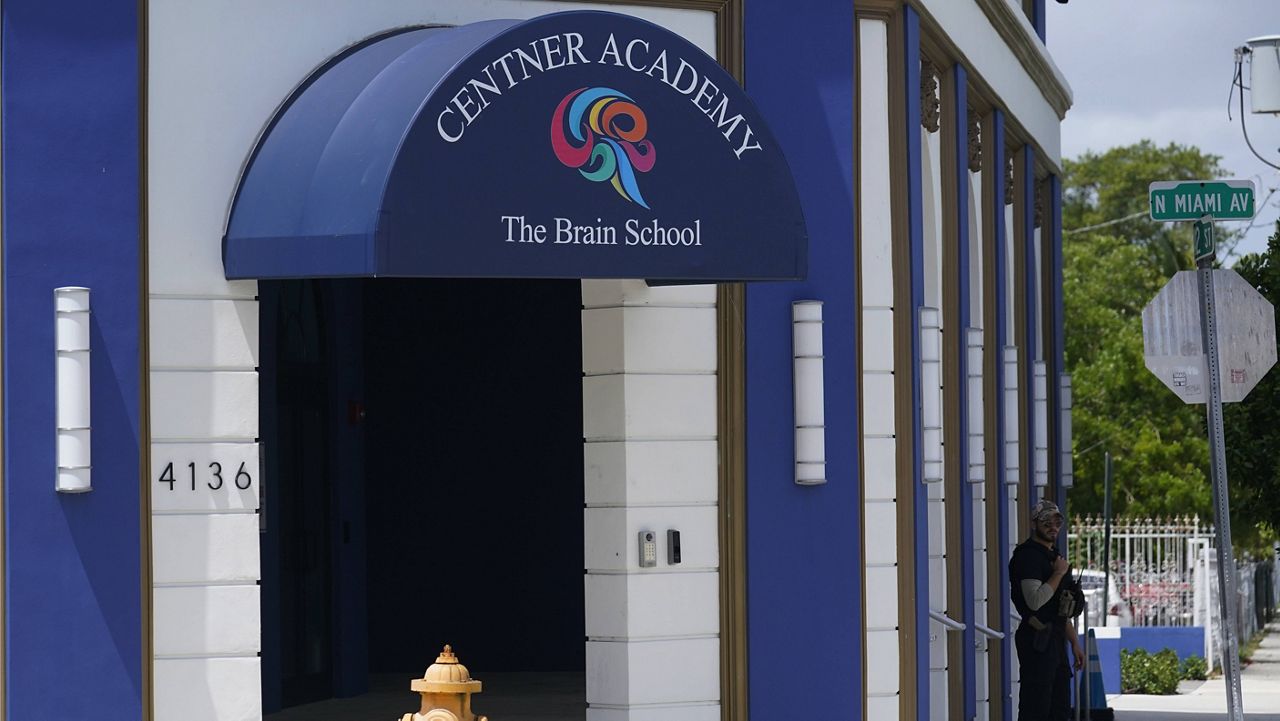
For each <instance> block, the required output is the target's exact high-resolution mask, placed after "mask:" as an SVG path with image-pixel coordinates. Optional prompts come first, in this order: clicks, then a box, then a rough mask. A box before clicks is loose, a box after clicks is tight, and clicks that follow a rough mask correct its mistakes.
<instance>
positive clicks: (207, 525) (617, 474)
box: [146, 0, 719, 721]
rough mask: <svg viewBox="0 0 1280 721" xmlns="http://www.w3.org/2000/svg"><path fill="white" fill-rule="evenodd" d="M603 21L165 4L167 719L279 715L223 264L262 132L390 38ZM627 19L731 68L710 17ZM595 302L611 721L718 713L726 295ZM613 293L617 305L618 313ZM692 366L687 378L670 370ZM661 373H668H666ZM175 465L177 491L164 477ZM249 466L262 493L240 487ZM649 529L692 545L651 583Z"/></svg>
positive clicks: (242, 312)
mask: <svg viewBox="0 0 1280 721" xmlns="http://www.w3.org/2000/svg"><path fill="white" fill-rule="evenodd" d="M601 7H602V6H601V5H598V4H592V3H560V2H530V1H528V0H488V1H486V2H471V1H468V0H440V1H438V2H432V3H423V2H420V1H419V0H386V1H383V2H378V3H367V2H361V1H360V0H326V2H323V3H315V2H304V1H303V0H273V1H271V2H262V1H261V0H221V1H220V2H206V3H193V2H188V1H186V0H151V2H149V3H148V5H147V11H148V16H147V24H148V33H147V36H148V40H149V47H148V67H147V82H148V89H147V91H148V108H147V117H148V136H147V139H146V142H147V164H148V165H147V176H148V217H147V223H148V257H149V271H150V287H149V289H148V291H149V299H150V300H149V302H150V311H151V329H150V348H151V357H150V361H151V379H150V381H151V426H152V437H151V453H152V476H153V479H152V483H151V507H152V515H153V519H152V522H153V541H152V557H153V568H154V578H155V586H154V593H153V598H154V603H155V606H154V608H155V614H154V633H155V635H154V640H155V660H154V668H155V708H156V718H157V720H158V721H179V720H181V721H204V720H205V719H209V720H210V721H212V720H213V719H217V720H218V721H242V720H255V719H259V718H260V717H261V714H262V710H261V688H260V675H261V668H260V663H259V659H258V652H259V649H260V637H261V620H260V611H259V600H258V586H257V582H258V579H259V577H260V572H259V568H258V558H259V556H258V527H257V515H256V510H257V507H258V500H257V499H258V495H257V487H258V483H259V481H260V479H259V477H258V447H257V444H256V442H255V441H256V438H257V436H258V428H257V419H258V389H257V388H258V377H257V372H256V367H257V365H258V357H257V353H258V309H257V300H256V295H257V288H256V283H254V282H251V281H237V282H228V281H226V280H225V279H224V276H223V269H222V262H221V237H222V233H223V228H224V224H225V222H226V216H227V211H228V208H229V205H230V202H231V198H232V194H233V192H234V190H235V187H236V183H237V180H238V177H239V174H240V171H241V168H242V165H243V163H244V162H245V160H246V158H247V155H248V153H249V152H250V150H251V149H252V147H253V145H254V143H255V140H256V138H257V137H258V135H259V133H260V132H261V131H262V128H263V127H264V125H265V124H266V122H267V121H268V120H269V119H270V118H271V116H272V114H273V113H274V111H275V109H276V108H277V106H278V105H279V103H280V102H281V101H282V100H284V98H286V97H287V96H288V95H289V93H290V92H291V91H292V90H293V89H294V88H295V87H296V85H297V84H298V83H299V82H300V81H302V80H303V79H304V78H305V77H306V76H307V75H308V74H309V73H310V72H311V71H312V70H314V69H315V68H316V67H317V66H319V65H320V64H322V63H323V62H324V61H325V60H326V59H328V58H330V57H332V56H333V55H334V54H336V53H338V52H340V51H341V50H343V49H344V48H346V47H347V46H349V45H351V44H353V43H356V42H358V41H360V40H361V39H363V38H365V37H368V36H369V35H372V34H374V33H377V32H380V31H384V30H387V29H390V28H394V27H400V26H404V25H410V24H424V23H441V24H462V23H467V22H473V21H477V20H483V19H489V18H527V17H532V16H535V15H539V14H543V13H547V12H556V11H562V10H568V9H600V8H601ZM607 9H609V10H613V11H615V12H627V13H631V14H635V15H639V16H641V17H644V18H646V19H648V20H651V21H653V22H657V23H659V24H662V25H664V26H665V27H667V28H669V29H671V30H673V31H674V32H677V33H679V34H682V35H684V36H685V37H686V38H688V39H689V40H690V41H692V42H693V43H694V44H696V45H698V46H699V47H701V48H702V49H703V50H706V51H707V52H709V53H714V52H715V18H714V16H713V15H712V14H711V13H708V12H702V11H695V10H675V9H663V8H631V7H626V6H618V5H609V6H607ZM641 285H642V284H641ZM593 288H594V289H593V290H592V291H591V292H586V294H585V295H584V303H585V304H587V305H588V306H589V310H587V311H584V316H583V322H584V340H585V344H584V363H592V364H594V365H592V366H591V372H592V373H593V375H592V376H591V377H590V378H588V379H586V380H585V381H584V395H585V398H584V404H585V410H586V411H587V413H588V417H589V418H591V419H593V420H592V422H591V425H590V426H589V427H588V428H587V429H586V430H587V433H586V435H588V436H591V437H592V443H591V444H589V446H588V449H587V458H588V460H587V472H588V482H587V493H588V497H587V502H588V505H589V509H588V511H587V537H588V541H587V544H586V547H587V564H588V566H589V567H590V568H591V569H592V573H591V574H590V575H589V577H588V581H587V584H588V586H587V604H588V605H587V628H588V634H590V635H591V636H592V641H591V642H590V643H589V644H588V659H589V666H590V668H591V672H590V673H589V674H588V696H589V697H590V698H591V700H592V704H593V707H594V708H595V710H593V711H592V714H593V718H601V719H606V718H607V719H623V718H626V719H644V718H650V717H652V715H653V712H652V711H647V710H645V709H646V708H656V707H652V706H651V705H652V704H659V703H668V702H678V704H683V705H682V706H680V708H681V709H683V710H679V711H677V713H678V714H679V715H677V716H676V718H689V719H695V718H696V719H703V718H707V719H710V718H712V717H713V716H714V717H715V718H718V716H719V710H718V702H719V675H718V660H719V650H718V649H719V642H718V636H717V633H718V625H719V624H718V615H717V614H718V605H717V599H718V581H717V580H716V578H717V566H718V560H717V559H718V547H717V536H716V518H717V516H716V496H715V488H716V482H715V479H716V465H715V453H714V447H715V380H714V371H715V368H714V362H715V353H714V348H715V324H714V297H712V299H711V300H710V301H707V300H706V298H705V297H703V296H698V297H699V300H697V301H696V302H697V303H698V304H700V305H697V307H696V308H693V307H689V306H688V304H687V302H686V301H688V299H687V298H685V299H684V300H678V301H671V302H674V303H675V305H674V306H669V307H657V306H662V305H663V304H664V303H666V302H667V301H670V300H671V298H672V297H680V298H683V297H684V296H680V294H679V292H676V291H666V292H656V291H655V292H654V293H653V294H652V296H651V298H653V299H658V300H659V301H660V302H658V303H657V306H652V307H650V304H649V303H648V302H647V301H646V302H639V301H637V304H638V305H643V306H646V307H645V308H643V309H639V308H636V309H632V308H631V305H632V301H634V300H635V298H631V297H630V296H629V295H628V294H632V293H633V292H638V291H637V290H636V289H635V288H634V287H632V286H630V285H625V284H614V285H609V284H603V285H597V286H594V287H593ZM610 289H612V290H610ZM614 291H616V294H617V295H618V302H617V303H612V302H611V301H606V300H604V299H605V298H606V297H607V296H609V295H610V293H614ZM686 292H687V291H686ZM712 292H714V291H712ZM645 293H648V291H647V290H646V291H645ZM588 295H589V296H591V297H590V298H588V297H587V296H588ZM623 296H626V298H624V297H623ZM708 303H709V304H708ZM708 318H710V319H711V320H710V321H708V320H707V319H708ZM695 331H696V332H695ZM689 332H693V333H694V334H693V335H689V334H688V333H689ZM708 348H709V349H711V350H710V351H708V350H707V349H708ZM708 352H709V353H710V355H709V360H708V356H707V353H708ZM611 353H613V354H614V355H611ZM646 354H648V356H646ZM682 358H683V359H687V360H688V361H689V363H688V365H685V366H678V367H677V366H662V364H661V362H666V361H670V360H672V359H682ZM655 360H657V361H661V362H660V363H659V364H658V365H659V366H661V367H662V368H663V369H664V371H663V373H662V374H654V373H651V372H650V371H651V370H653V368H654V367H657V366H654V365H653V362H654V361H655ZM614 361H616V362H617V363H619V364H620V365H610V363H612V362H614ZM584 367H585V366H584ZM624 371H625V372H624ZM672 404H674V406H673V405H672ZM659 420H661V421H662V423H661V424H660V425H656V424H657V422H658V421H659ZM659 428H661V429H662V430H661V432H658V429H659ZM708 449H711V450H708ZM170 463H172V464H173V466H172V474H169V475H166V478H172V479H173V483H172V484H170V483H169V482H168V481H167V480H166V481H163V482H162V481H160V480H159V479H160V477H161V476H162V474H164V472H165V469H166V468H168V466H169V464H170ZM188 464H194V466H190V465H188ZM210 464H218V465H216V466H214V465H210ZM242 464H243V466H242ZM193 468H194V471H195V474H196V478H195V480H194V482H193V481H192V478H191V471H192V469H193ZM219 469H221V470H220V471H219ZM242 469H243V470H244V472H245V473H247V474H248V476H247V477H246V476H244V475H237V474H238V473H239V472H240V471H241V470H242ZM215 472H219V473H220V475H221V481H219V480H218V477H217V476H215V475H213V474H214V473H215ZM593 472H594V473H595V474H596V475H595V476H594V477H593V476H592V475H591V474H592V473H593ZM693 479H697V482H696V483H695V482H694V481H693ZM237 481H238V482H239V485H246V486H247V487H245V488H238V487H237ZM268 482H269V479H268ZM212 486H217V490H215V489H214V488H213V487H212ZM171 488H172V490H171ZM192 488H194V490H192ZM650 524H659V525H661V531H662V532H663V534H664V540H665V531H666V529H667V528H669V527H671V528H679V529H680V530H681V531H682V532H683V541H684V558H685V560H684V563H683V564H682V565H681V568H680V572H679V573H674V572H670V571H669V570H664V571H663V572H657V573H646V574H638V573H633V572H632V571H634V570H635V569H632V568H631V567H630V564H633V563H634V560H635V559H634V556H635V554H634V552H633V551H634V543H635V533H634V531H635V530H636V529H638V528H640V527H641V526H648V525H650ZM606 539H608V541H609V542H608V543H606V542H605V540H606ZM610 544H612V545H610ZM624 551H625V552H624ZM614 552H616V553H617V554H618V555H616V556H611V555H610V554H611V553H614ZM642 601H643V602H642ZM673 609H678V610H679V611H680V612H679V613H674V612H671V611H672V610H673ZM646 669H648V670H646ZM653 673H659V674H668V675H669V676H670V678H669V679H665V680H664V678H663V677H655V676H653V675H652V674H653ZM671 717H672V716H671V715H670V713H666V715H664V718H671Z"/></svg>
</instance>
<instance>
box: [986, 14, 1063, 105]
mask: <svg viewBox="0 0 1280 721" xmlns="http://www.w3.org/2000/svg"><path fill="white" fill-rule="evenodd" d="M976 1H977V4H978V7H980V8H982V12H983V14H984V15H986V16H987V19H988V20H990V21H991V26H992V27H994V28H995V29H996V32H998V33H1000V37H1001V38H1003V39H1004V41H1005V44H1006V45H1008V46H1009V49H1010V50H1012V51H1013V55H1014V57H1016V58H1017V59H1018V62H1019V63H1021V64H1022V67H1023V68H1024V69H1025V70H1026V71H1027V74H1028V75H1030V76H1031V79H1032V80H1034V81H1035V83H1036V86H1037V87H1039V88H1040V92H1041V94H1043V95H1044V99H1045V100H1047V101H1049V105H1050V106H1051V107H1052V108H1053V111H1054V112H1055V113H1057V114H1058V118H1060V119H1061V118H1065V117H1066V116H1067V110H1068V109H1069V108H1070V107H1071V101H1072V98H1071V88H1070V87H1068V86H1067V84H1066V82H1065V80H1064V79H1063V78H1062V77H1061V73H1060V71H1058V69H1057V68H1056V67H1054V65H1053V62H1052V61H1051V60H1050V59H1049V53H1048V51H1047V50H1046V49H1045V47H1044V43H1042V42H1040V37H1039V36H1038V35H1036V33H1035V29H1034V28H1032V27H1031V24H1030V21H1029V20H1027V18H1026V16H1025V15H1023V14H1022V12H1021V11H1020V10H1017V9H1015V8H1014V7H1013V6H1011V5H1010V4H1009V3H1008V2H1007V0H976Z"/></svg>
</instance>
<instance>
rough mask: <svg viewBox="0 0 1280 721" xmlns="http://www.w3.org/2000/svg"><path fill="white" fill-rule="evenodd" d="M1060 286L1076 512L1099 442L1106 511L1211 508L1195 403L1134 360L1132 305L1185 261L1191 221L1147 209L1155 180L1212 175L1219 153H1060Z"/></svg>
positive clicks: (1099, 489) (1136, 320)
mask: <svg viewBox="0 0 1280 721" xmlns="http://www.w3.org/2000/svg"><path fill="white" fill-rule="evenodd" d="M1064 170H1065V173H1064V181H1063V226H1064V235H1063V264H1064V267H1063V293H1064V303H1065V313H1066V332H1067V340H1066V348H1065V349H1064V350H1065V354H1066V366H1067V369H1068V371H1069V372H1070V373H1071V374H1072V387H1073V396H1074V397H1073V401H1074V405H1073V426H1074V427H1073V431H1074V436H1075V439H1074V443H1075V452H1076V459H1075V479H1076V485H1075V488H1074V489H1073V490H1072V492H1071V496H1070V498H1071V507H1072V509H1073V512H1075V513H1100V512H1101V511H1102V495H1103V452H1104V451H1106V450H1110V451H1111V453H1112V455H1113V457H1114V470H1115V494H1114V497H1115V504H1114V511H1115V512H1116V513H1129V514H1135V515H1151V516H1155V515H1164V516H1170V515H1177V516H1182V515H1188V514H1196V515H1199V516H1200V517H1201V518H1202V519H1204V520H1206V521H1207V520H1209V519H1211V518H1212V503H1211V498H1212V494H1211V490H1210V487H1209V480H1208V458H1209V451H1208V440H1207V438H1206V436H1205V428H1204V409H1203V407H1202V406H1188V405H1186V404H1184V403H1182V401H1181V400H1179V399H1178V398H1177V397H1176V396H1174V394H1173V393H1172V392H1170V391H1169V390H1168V389H1167V388H1165V387H1164V386H1163V385H1162V384H1161V383H1160V381H1159V380H1157V379H1156V378H1155V376H1154V375H1152V374H1151V373H1150V372H1149V371H1147V369H1146V367H1145V365H1144V363H1143V348H1142V309H1143V308H1144V307H1145V306H1146V304H1147V303H1148V302H1150V300H1151V298H1153V297H1154V296H1155V294H1156V293H1157V292H1159V290H1160V288H1161V287H1162V286H1163V285H1164V283H1165V282H1166V281H1167V280H1168V279H1169V278H1170V277H1172V275H1173V274H1174V273H1175V272H1177V271H1178V270H1180V269H1187V268H1190V267H1192V257H1191V245H1192V238H1191V229H1190V227H1189V224H1184V223H1177V224H1165V223H1156V222H1153V221H1152V220H1151V219H1150V218H1149V217H1147V215H1146V213H1147V186H1148V184H1149V183H1151V182H1152V181H1154V180H1180V179H1181V180H1190V179H1196V178H1213V177H1219V176H1220V175H1222V172H1223V171H1222V168H1221V167H1220V166H1219V159H1218V157H1217V156H1214V155H1209V154H1206V153H1202V152H1201V151H1200V150H1198V149H1196V148H1194V147H1190V146H1180V145H1176V144H1171V145H1169V146H1167V147H1165V148H1157V147H1156V146H1155V145H1154V144H1152V143H1151V142H1149V141H1143V142H1140V143H1137V144H1135V145H1130V146H1125V147H1119V148H1112V149H1111V150H1108V151H1106V152H1105V153H1101V154H1098V153H1085V154H1084V155H1082V156H1081V157H1080V158H1079V159H1077V160H1075V161H1071V160H1067V161H1066V162H1065V163H1064Z"/></svg>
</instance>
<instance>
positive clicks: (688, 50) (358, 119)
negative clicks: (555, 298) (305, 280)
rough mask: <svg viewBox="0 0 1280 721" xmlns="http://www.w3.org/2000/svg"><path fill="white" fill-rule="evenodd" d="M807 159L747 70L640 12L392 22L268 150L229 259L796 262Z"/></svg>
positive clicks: (674, 276) (301, 103)
mask: <svg viewBox="0 0 1280 721" xmlns="http://www.w3.org/2000/svg"><path fill="white" fill-rule="evenodd" d="M806 253H807V249H806V234H805V226H804V219H803V217H802V215H801V210H800V203H799V198H798V197H797V195H796V190H795V184H794V182H793V181H792V178H791V173H790V170H789V169H788V167H787V163H786V160H785V159H784V158H783V156H782V153H781V152H780V150H779V148H778V146H777V143H776V142H775V141H774V138H773V135H772V133H770V132H769V129H768V128H767V127H766V126H765V124H764V121H763V120H762V119H761V118H760V116H759V114H758V113H757V112H756V109H755V106H754V105H753V104H752V103H751V101H750V100H749V99H748V98H747V97H746V95H745V94H744V93H743V91H742V89H741V88H740V87H739V86H738V85H737V83H736V82H734V80H733V79H732V78H731V77H730V76H729V75H728V74H727V73H725V72H724V70H723V69H722V68H721V67H720V66H719V65H718V64H716V62H715V61H714V60H712V59H711V58H710V57H708V56H707V55H706V54H705V53H703V52H702V51H701V50H699V49H698V48H696V47H695V46H693V45H692V44H690V43H689V42H688V41H686V40H684V39H683V38H681V37H679V36H677V35H675V34H673V33H671V32H669V31H667V30H664V29H663V28H661V27H659V26H657V25H654V24H652V23H648V22H645V21H642V20H637V19H635V18H632V17H628V16H625V15H618V14H615V13H607V12H569V13H558V14H553V15H546V16H542V17H539V18H536V19H533V20H528V21H515V20H495V21H487V22H479V23H474V24H471V25H464V26H460V27H451V28H418V29H411V30H406V31H403V32H396V33H392V34H387V35H383V36H379V37H377V38H373V39H370V40H369V41H366V42H365V43H362V44H360V45H358V46H356V47H354V48H352V49H350V50H348V51H347V52H345V53H343V54H342V55H340V56H338V57H336V58H335V59H333V60H332V61H330V62H329V63H327V64H326V65H325V66H323V67H321V68H320V69H318V70H317V71H316V72H315V73H313V74H312V76H311V77H310V78H308V79H307V80H306V81H305V82H304V83H303V84H302V85H301V86H300V87H299V89H298V90H297V91H295V92H294V94H293V95H292V97H290V98H289V99H288V100H287V102H286V103H285V104H284V105H283V106H282V108H281V109H280V111H279V112H278V113H277V115H276V117H275V118H273V119H272V121H271V123H270V125H269V126H268V128H267V130H266V132H265V133H264V134H263V137H262V138H261V140H260V141H259V143H258V146H257V147H256V148H255V149H254V150H253V154H252V156H251V158H250V161H249V163H248V166H247V168H246V170H245V173H244V176H243V177H242V179H241V182H240V185H239V187H238V188H237V191H236V197H235V200H234V202H233V204H232V208H231V215H230V218H229V220H228V223H227V233H226V236H225V238H224V240H223V263H224V267H225V270H226V276H227V278H230V279H237V278H301V277H343V276H346V277H351V276H365V277H370V276H400V277H554V278H648V279H667V280H684V281H693V282H697V281H703V282H706V281H712V280H764V279H799V278H803V277H804V276H805V272H806Z"/></svg>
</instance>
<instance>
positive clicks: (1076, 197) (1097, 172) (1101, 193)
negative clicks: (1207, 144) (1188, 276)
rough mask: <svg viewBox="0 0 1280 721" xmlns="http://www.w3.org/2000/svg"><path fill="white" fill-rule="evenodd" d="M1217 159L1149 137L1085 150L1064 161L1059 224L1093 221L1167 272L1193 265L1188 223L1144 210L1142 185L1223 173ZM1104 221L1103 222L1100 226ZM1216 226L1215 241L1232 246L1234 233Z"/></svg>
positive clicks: (1070, 226)
mask: <svg viewBox="0 0 1280 721" xmlns="http://www.w3.org/2000/svg"><path fill="white" fill-rule="evenodd" d="M1220 160H1221V158H1219V157H1218V156H1216V155H1211V154H1206V153H1202V152H1200V150H1199V149H1197V148H1195V147H1192V146H1189V145H1178V144H1176V143H1170V144H1169V145H1167V146H1165V147H1163V148H1158V147H1156V146H1155V144H1154V143H1152V142H1151V141H1149V140H1143V141H1141V142H1139V143H1136V144H1134V145H1126V146H1122V147H1118V148H1111V149H1110V150H1108V151H1106V152H1105V153H1101V154H1099V153H1094V152H1086V153H1085V154H1084V155H1081V156H1080V157H1079V158H1078V159H1076V160H1074V161H1073V160H1067V161H1066V162H1065V163H1064V170H1065V171H1066V172H1065V175H1064V179H1063V189H1062V196H1063V198H1062V200H1063V202H1062V225H1063V228H1064V229H1068V230H1071V229H1081V228H1089V227H1093V226H1099V225H1101V226H1102V227H1100V228H1098V230H1099V231H1101V232H1105V233H1107V234H1110V235H1114V236H1117V237H1122V238H1128V239H1129V240H1130V241H1132V242H1133V243H1134V244H1135V245H1137V246H1138V247H1140V248H1142V249H1143V250H1144V251H1145V253H1144V258H1143V260H1144V262H1145V263H1147V264H1149V265H1150V266H1151V267H1152V268H1156V269H1159V271H1160V272H1161V273H1162V274H1163V275H1164V276H1165V277H1166V278H1170V277H1173V274H1174V273H1176V272H1178V271H1179V270H1189V269H1191V268H1194V267H1195V265H1194V261H1193V258H1192V256H1191V246H1192V237H1191V226H1190V224H1189V223H1160V222H1156V221H1154V220H1151V218H1150V216H1149V214H1148V211H1147V186H1148V185H1149V184H1150V183H1151V182H1152V181H1154V180H1197V179H1205V178H1218V177H1221V176H1222V175H1223V174H1224V172H1225V171H1224V170H1223V169H1222V166H1221V165H1219V162H1220ZM1103 224H1106V225H1103ZM1216 230H1218V231H1219V237H1218V245H1219V248H1220V249H1223V250H1224V254H1225V253H1229V252H1230V249H1231V248H1232V247H1234V245H1235V242H1236V239H1237V237H1238V235H1239V233H1238V232H1236V231H1232V230H1229V229H1225V228H1221V227H1219V228H1216Z"/></svg>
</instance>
